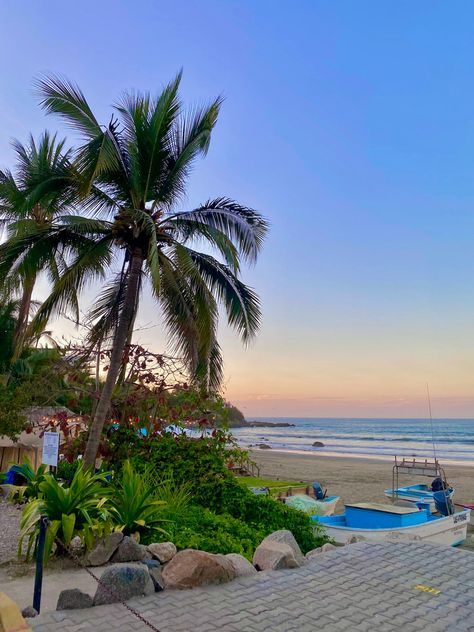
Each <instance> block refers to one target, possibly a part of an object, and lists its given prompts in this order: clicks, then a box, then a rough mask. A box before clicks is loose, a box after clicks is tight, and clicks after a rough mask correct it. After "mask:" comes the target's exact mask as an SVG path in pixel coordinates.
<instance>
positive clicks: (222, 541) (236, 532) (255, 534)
mask: <svg viewBox="0 0 474 632" xmlns="http://www.w3.org/2000/svg"><path fill="white" fill-rule="evenodd" d="M163 515H164V516H166V517H170V518H171V519H172V518H173V516H172V514H168V512H167V511H166V509H165V510H163ZM166 528H167V531H168V534H169V538H170V539H171V540H172V541H173V542H174V544H175V545H176V546H177V547H178V549H201V550H204V551H208V552H209V553H222V554H226V553H240V554H241V555H244V556H245V557H246V558H247V559H249V560H251V559H252V556H253V552H254V550H255V548H256V547H257V546H258V545H259V544H260V542H261V541H262V539H263V538H264V537H265V533H264V531H262V530H259V529H256V528H255V527H254V526H252V525H248V524H246V523H245V522H244V521H243V520H238V519H237V518H233V517H232V516H230V515H228V514H221V515H217V514H215V513H213V512H212V511H210V510H209V509H205V508H204V507H199V506H194V507H189V508H188V510H187V511H186V514H185V515H184V516H183V517H182V519H181V520H180V521H179V522H178V521H174V520H171V521H170V523H169V525H167V527H166Z"/></svg>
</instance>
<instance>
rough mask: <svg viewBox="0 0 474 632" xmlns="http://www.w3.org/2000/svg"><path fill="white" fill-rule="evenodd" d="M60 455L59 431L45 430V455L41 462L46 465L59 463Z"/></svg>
mask: <svg viewBox="0 0 474 632" xmlns="http://www.w3.org/2000/svg"><path fill="white" fill-rule="evenodd" d="M58 456H59V432H45V433H44V435H43V457H42V459H41V462H42V463H44V464H45V465H53V466H54V467H56V466H57V464H58Z"/></svg>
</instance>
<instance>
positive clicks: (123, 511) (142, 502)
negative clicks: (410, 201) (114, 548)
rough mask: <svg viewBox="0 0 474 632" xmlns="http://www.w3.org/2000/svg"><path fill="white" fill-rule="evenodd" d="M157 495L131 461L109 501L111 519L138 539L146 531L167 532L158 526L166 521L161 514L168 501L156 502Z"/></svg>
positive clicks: (124, 467) (123, 469)
mask: <svg viewBox="0 0 474 632" xmlns="http://www.w3.org/2000/svg"><path fill="white" fill-rule="evenodd" d="M154 494H155V488H154V487H153V486H152V485H151V484H150V483H149V482H148V480H147V476H146V475H145V476H143V475H142V474H139V473H138V472H137V471H136V470H135V469H134V468H133V467H132V465H131V464H130V462H129V461H125V463H124V466H123V468H122V473H121V475H120V477H119V478H118V479H117V481H116V482H115V483H114V488H113V493H112V495H111V498H110V509H109V511H110V516H111V518H112V520H113V521H114V523H115V525H116V528H117V529H118V530H120V531H123V533H125V534H126V535H134V536H135V538H136V539H139V538H140V534H141V533H143V532H145V531H160V532H161V533H166V532H165V531H164V530H163V529H162V528H161V527H160V526H159V525H161V524H163V523H164V522H166V520H164V519H163V517H162V515H161V511H160V510H161V509H162V508H163V506H164V505H165V501H163V500H157V499H156V498H155V496H154Z"/></svg>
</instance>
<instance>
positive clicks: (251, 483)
mask: <svg viewBox="0 0 474 632" xmlns="http://www.w3.org/2000/svg"><path fill="white" fill-rule="evenodd" d="M236 478H237V480H238V481H239V483H241V484H242V485H245V486H246V487H268V488H269V489H271V490H275V491H280V490H281V491H285V490H286V489H288V487H304V486H306V485H308V483H302V482H301V481H278V480H274V479H271V478H257V477H256V476H237V477H236Z"/></svg>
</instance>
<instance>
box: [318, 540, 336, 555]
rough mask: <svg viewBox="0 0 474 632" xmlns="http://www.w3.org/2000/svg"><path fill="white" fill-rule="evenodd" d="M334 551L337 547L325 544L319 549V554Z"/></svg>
mask: <svg viewBox="0 0 474 632" xmlns="http://www.w3.org/2000/svg"><path fill="white" fill-rule="evenodd" d="M334 549H337V546H336V545H335V544H331V543H330V542H326V544H323V546H322V547H321V553H327V552H328V551H333V550H334Z"/></svg>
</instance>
